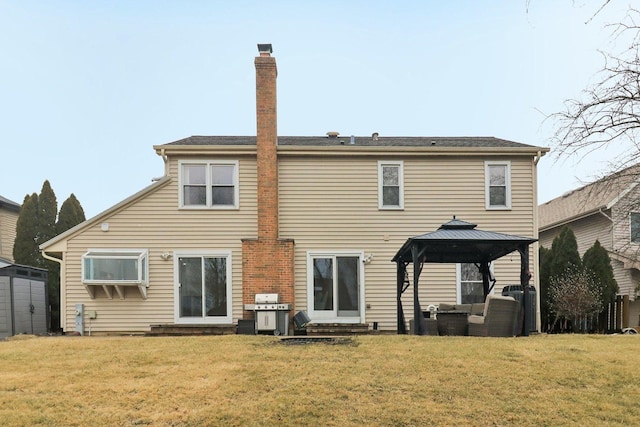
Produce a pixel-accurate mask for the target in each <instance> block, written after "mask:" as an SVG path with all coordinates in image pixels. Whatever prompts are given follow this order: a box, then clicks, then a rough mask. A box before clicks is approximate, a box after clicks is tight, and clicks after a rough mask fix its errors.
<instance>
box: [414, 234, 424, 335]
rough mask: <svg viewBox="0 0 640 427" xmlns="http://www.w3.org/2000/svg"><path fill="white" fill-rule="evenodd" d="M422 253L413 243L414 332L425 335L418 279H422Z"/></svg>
mask: <svg viewBox="0 0 640 427" xmlns="http://www.w3.org/2000/svg"><path fill="white" fill-rule="evenodd" d="M420 257H421V253H420V252H419V251H418V247H417V246H416V245H413V246H412V247H411V258H412V260H413V333H414V334H415V335H424V330H423V329H422V319H423V316H422V308H421V307H420V298H419V297H418V280H419V279H420V272H421V271H422V268H421V262H420Z"/></svg>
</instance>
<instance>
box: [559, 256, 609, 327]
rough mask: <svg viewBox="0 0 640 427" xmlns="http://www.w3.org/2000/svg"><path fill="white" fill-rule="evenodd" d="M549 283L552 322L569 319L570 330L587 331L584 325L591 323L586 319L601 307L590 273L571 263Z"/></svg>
mask: <svg viewBox="0 0 640 427" xmlns="http://www.w3.org/2000/svg"><path fill="white" fill-rule="evenodd" d="M549 282H550V286H549V296H550V298H549V305H550V308H551V311H552V312H553V313H555V315H556V319H555V321H554V324H555V323H556V322H557V321H559V320H561V319H565V320H568V321H570V322H571V325H572V328H573V331H574V332H577V331H582V332H585V331H586V330H588V328H587V326H586V325H587V324H592V323H593V319H590V318H591V317H593V316H596V315H597V314H598V313H600V311H602V307H603V304H602V289H601V286H600V284H599V283H598V281H597V279H596V277H595V276H594V274H593V273H592V272H591V271H589V270H585V269H582V268H580V267H577V266H573V265H571V266H569V267H568V268H567V269H566V270H565V271H564V272H563V273H562V274H560V275H558V276H553V277H551V278H550V279H549ZM588 320H591V321H588Z"/></svg>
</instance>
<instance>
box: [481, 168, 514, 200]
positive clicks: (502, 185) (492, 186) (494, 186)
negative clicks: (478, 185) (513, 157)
mask: <svg viewBox="0 0 640 427" xmlns="http://www.w3.org/2000/svg"><path fill="white" fill-rule="evenodd" d="M484 169H485V171H484V173H485V203H486V208H487V209H511V163H510V162H485V164H484Z"/></svg>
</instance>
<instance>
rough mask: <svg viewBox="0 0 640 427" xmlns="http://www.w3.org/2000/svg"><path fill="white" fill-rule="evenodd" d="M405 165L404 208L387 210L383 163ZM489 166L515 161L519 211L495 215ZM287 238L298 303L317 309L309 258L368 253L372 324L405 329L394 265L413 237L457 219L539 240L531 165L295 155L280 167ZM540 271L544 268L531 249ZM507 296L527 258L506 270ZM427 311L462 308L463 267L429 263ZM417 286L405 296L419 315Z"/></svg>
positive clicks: (502, 281)
mask: <svg viewBox="0 0 640 427" xmlns="http://www.w3.org/2000/svg"><path fill="white" fill-rule="evenodd" d="M389 160H392V161H393V160H403V161H404V180H405V181H404V209H403V210H380V209H378V161H389ZM485 160H508V161H510V162H511V191H512V209H510V210H499V211H496V210H486V208H485V179H484V173H485V167H484V161H485ZM279 164H280V169H279V180H280V235H281V237H284V238H293V239H295V243H296V246H295V289H296V295H295V305H296V309H297V310H300V309H306V307H307V277H306V274H307V265H306V263H307V258H306V254H307V251H314V250H362V251H364V252H365V255H368V254H373V261H372V262H371V263H370V264H366V265H365V266H364V274H365V291H366V294H365V301H364V303H365V304H366V306H367V307H368V308H367V309H366V316H365V317H366V321H368V322H372V321H377V322H379V326H380V327H381V328H382V329H394V328H395V327H396V264H395V263H392V262H391V259H392V258H393V256H394V255H395V253H396V252H397V250H398V249H399V248H400V246H401V245H402V244H403V243H404V242H405V240H406V239H407V238H408V237H411V236H416V235H420V234H424V233H427V232H431V231H434V230H436V229H437V228H438V227H439V226H440V225H442V224H443V223H445V222H447V221H449V220H450V219H451V218H452V217H453V215H455V216H456V217H457V218H458V219H462V220H465V221H469V222H473V223H475V224H478V228H480V229H484V230H490V231H498V232H503V233H509V234H516V235H521V236H529V237H535V236H536V235H537V230H536V229H535V225H534V209H535V208H536V203H535V197H534V185H535V183H534V184H533V185H532V179H533V177H532V171H533V167H532V158H531V157H520V158H518V157H503V158H501V157H497V158H496V157H487V158H484V157H480V156H479V157H444V156H441V157H428V156H425V157H410V158H399V157H383V156H381V157H377V156H370V157H364V156H362V157H355V156H354V157H350V158H334V157H326V158H323V157H293V156H292V157H285V158H281V159H280V163H279ZM531 252H532V253H531V255H530V263H531V264H532V265H533V262H534V254H533V252H534V246H533V245H532V246H531ZM495 272H496V277H497V279H498V285H497V289H496V291H497V292H499V291H500V290H501V288H502V286H503V285H506V284H510V283H519V275H520V257H519V255H518V254H512V255H509V256H507V257H505V258H504V259H502V260H500V261H499V262H497V263H496V266H495ZM420 281H421V285H420V292H421V303H422V304H423V306H425V307H426V305H428V304H438V303H443V302H455V301H456V269H455V265H454V264H450V265H449V264H426V265H425V267H424V271H423V274H422V276H421V280H420ZM411 294H412V288H410V289H409V290H407V292H406V293H405V295H404V310H405V316H409V315H410V313H411V312H412V308H411V307H412V305H411Z"/></svg>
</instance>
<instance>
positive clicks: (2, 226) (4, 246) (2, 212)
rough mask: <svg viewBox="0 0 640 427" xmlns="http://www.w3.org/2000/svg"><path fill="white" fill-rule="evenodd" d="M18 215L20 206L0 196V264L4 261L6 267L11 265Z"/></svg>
mask: <svg viewBox="0 0 640 427" xmlns="http://www.w3.org/2000/svg"><path fill="white" fill-rule="evenodd" d="M19 215H20V205H19V204H18V203H16V202H12V201H11V200H9V199H6V198H4V197H2V196H0V262H2V261H3V260H4V261H6V262H5V264H6V265H9V264H11V263H13V242H15V240H16V224H17V223H18V216H19ZM2 266H4V264H3V265H0V267H2Z"/></svg>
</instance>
